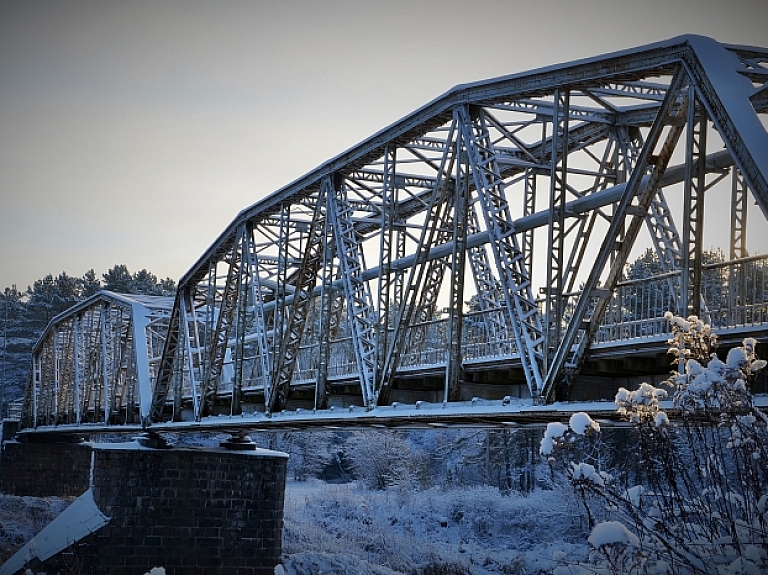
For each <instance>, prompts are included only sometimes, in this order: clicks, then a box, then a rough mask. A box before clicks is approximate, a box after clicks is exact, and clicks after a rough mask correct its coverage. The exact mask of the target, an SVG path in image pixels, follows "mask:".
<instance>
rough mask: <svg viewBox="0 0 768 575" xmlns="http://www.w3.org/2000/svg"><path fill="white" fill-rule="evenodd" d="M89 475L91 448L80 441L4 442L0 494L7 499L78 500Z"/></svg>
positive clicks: (63, 439) (87, 484)
mask: <svg viewBox="0 0 768 575" xmlns="http://www.w3.org/2000/svg"><path fill="white" fill-rule="evenodd" d="M90 474H91V449H90V444H88V443H85V442H83V441H82V440H81V439H69V438H59V441H51V442H38V441H34V442H31V441H17V440H15V439H10V440H8V441H3V449H2V462H1V463H0V491H2V492H3V493H5V494H6V495H17V496H31V497H51V496H56V497H78V496H80V495H82V494H83V493H85V491H86V490H87V489H88V486H89V481H90Z"/></svg>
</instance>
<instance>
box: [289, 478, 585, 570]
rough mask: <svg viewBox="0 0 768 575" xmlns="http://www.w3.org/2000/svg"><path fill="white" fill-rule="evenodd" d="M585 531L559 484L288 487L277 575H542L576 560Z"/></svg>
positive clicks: (579, 513)
mask: <svg viewBox="0 0 768 575" xmlns="http://www.w3.org/2000/svg"><path fill="white" fill-rule="evenodd" d="M588 534H589V532H588V530H587V527H586V523H585V521H584V518H583V513H582V510H581V509H580V508H579V507H578V503H577V501H576V500H575V498H574V497H573V496H572V491H571V490H570V489H567V488H566V489H565V490H556V491H548V490H536V491H534V492H532V493H531V494H529V495H524V494H520V493H517V492H511V493H510V494H508V495H502V493H501V492H500V491H499V490H498V489H496V488H494V487H487V486H476V487H470V488H456V487H452V488H437V487H436V488H432V489H428V490H424V491H416V490H409V489H400V488H395V489H389V490H385V491H374V490H370V489H368V488H366V487H363V486H362V485H361V484H360V483H358V482H352V483H345V484H335V485H334V484H327V483H324V482H321V481H319V480H310V481H306V482H289V483H288V486H287V489H286V500H285V528H284V530H283V567H284V569H285V573H286V574H287V575H310V574H312V575H331V574H338V573H360V574H368V573H370V574H375V575H394V574H398V575H400V574H403V575H422V574H424V575H465V574H466V575H470V574H471V575H488V574H496V573H504V574H513V573H520V574H522V573H525V574H529V575H531V574H537V573H542V574H543V573H551V572H552V570H553V569H554V568H555V567H557V566H558V565H564V564H567V563H568V562H575V561H577V560H580V559H584V558H586V556H587V554H588V551H589V547H588V545H587V541H586V538H587V536H588Z"/></svg>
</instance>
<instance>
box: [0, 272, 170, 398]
mask: <svg viewBox="0 0 768 575" xmlns="http://www.w3.org/2000/svg"><path fill="white" fill-rule="evenodd" d="M102 289H105V290H109V291H113V292H118V293H128V294H142V295H174V293H175V290H176V282H175V281H174V280H172V279H171V278H165V279H162V280H161V279H158V277H157V276H156V275H155V274H153V273H151V272H149V271H147V270H146V269H143V270H141V271H138V272H135V273H131V272H130V271H129V270H128V267H127V266H125V265H123V264H118V265H115V266H114V267H113V268H112V269H110V270H109V271H108V272H107V273H105V274H102V276H101V278H99V277H98V276H97V274H96V272H95V271H94V270H92V269H91V270H88V271H87V272H85V273H84V274H83V275H82V277H76V276H71V275H69V274H67V273H66V272H61V273H60V274H59V275H57V276H54V275H52V274H48V275H47V276H45V277H44V278H42V279H39V280H37V281H35V282H34V283H33V284H32V285H31V286H28V287H27V289H26V290H23V291H22V290H20V289H18V288H17V287H16V286H15V285H14V286H12V287H6V288H5V289H4V290H3V292H2V293H0V378H1V379H0V403H1V404H2V405H3V406H5V404H6V403H7V402H9V401H14V400H16V399H19V398H21V397H22V396H23V394H24V388H25V386H26V383H27V378H28V377H29V369H30V362H31V354H32V347H33V346H34V345H35V342H36V341H37V339H38V338H39V337H40V335H41V334H42V333H43V330H45V327H46V326H47V325H48V323H49V322H50V321H51V319H53V318H54V317H55V316H57V315H58V314H60V313H61V312H63V311H65V310H67V309H68V308H70V307H71V306H73V305H74V304H76V303H78V302H80V301H82V300H84V299H86V298H88V297H90V296H92V295H93V294H95V293H96V292H98V291H99V290H102Z"/></svg>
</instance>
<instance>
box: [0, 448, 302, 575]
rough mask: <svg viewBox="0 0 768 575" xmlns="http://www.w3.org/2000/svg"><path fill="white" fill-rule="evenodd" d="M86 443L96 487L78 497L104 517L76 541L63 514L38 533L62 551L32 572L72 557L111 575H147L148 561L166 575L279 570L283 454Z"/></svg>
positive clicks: (256, 574) (268, 574) (255, 574)
mask: <svg viewBox="0 0 768 575" xmlns="http://www.w3.org/2000/svg"><path fill="white" fill-rule="evenodd" d="M49 447H50V446H49ZM90 447H91V449H89V450H87V451H88V452H91V453H92V457H93V466H92V478H91V483H90V490H89V491H88V492H87V493H86V494H85V495H84V496H83V497H82V498H81V499H86V498H87V499H88V501H89V502H90V503H89V504H90V506H91V508H92V511H91V514H94V513H95V514H97V515H102V516H103V520H102V521H101V523H98V522H97V523H96V527H97V528H95V529H92V531H93V532H92V533H90V534H87V533H84V534H83V535H84V536H81V538H80V539H79V541H77V542H76V543H75V544H74V545H71V538H69V541H67V538H66V537H62V535H63V534H65V533H68V532H72V531H73V526H72V525H70V524H69V523H68V521H69V522H71V521H73V520H71V519H70V520H68V519H67V518H66V517H65V514H66V512H65V514H62V516H60V517H59V518H57V519H56V520H54V522H52V523H51V524H50V525H49V526H48V527H47V528H46V530H44V531H43V532H41V533H40V534H39V535H38V538H40V539H41V540H42V539H43V538H45V540H46V541H51V535H53V537H54V539H55V538H56V537H59V538H60V539H62V544H61V546H60V547H61V548H60V549H58V550H57V553H56V554H55V555H52V556H50V557H49V558H43V557H40V558H39V560H36V561H34V563H33V564H32V565H33V566H35V567H36V568H38V571H36V572H43V571H50V572H51V573H53V572H55V569H57V568H59V567H60V566H63V565H64V564H65V562H66V561H72V556H74V557H75V559H74V560H76V561H77V562H78V564H80V565H82V566H83V567H84V568H87V569H91V570H94V572H101V571H102V570H103V571H104V572H109V573H111V574H115V575H134V574H135V575H143V574H144V573H146V572H148V571H149V570H150V569H151V568H152V567H164V568H165V571H166V573H167V574H168V575H181V574H182V573H199V574H203V575H206V574H214V573H216V574H219V573H225V572H227V573H229V572H232V573H235V572H236V573H243V574H249V575H273V574H274V568H275V566H276V565H277V564H278V563H279V561H280V556H281V553H282V527H283V501H284V495H285V478H286V466H287V460H288V456H287V455H286V454H284V453H279V452H274V451H268V450H264V449H249V450H238V451H233V450H229V449H226V448H222V447H218V448H191V447H173V448H168V449H152V448H147V447H145V446H143V445H141V443H139V442H130V443H117V444H114V443H112V444H108V443H93V444H90ZM87 467H88V468H89V469H90V465H89V466H87ZM73 505H74V504H73ZM96 508H98V509H96ZM81 516H82V513H81ZM74 521H80V522H82V518H79V519H78V518H74ZM57 522H58V524H57ZM46 531H47V533H46ZM32 549H33V550H34V549H35V546H34V545H33V546H32ZM28 552H29V549H26V550H25V549H22V550H20V551H19V553H17V555H19V556H20V557H23V556H24V553H28ZM9 563H10V561H9ZM6 565H8V564H6ZM5 568H6V566H3V567H2V568H0V573H4V572H5V571H4V569H5ZM51 570H53V571H51ZM8 572H12V571H8Z"/></svg>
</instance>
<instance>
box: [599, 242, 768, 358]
mask: <svg viewBox="0 0 768 575" xmlns="http://www.w3.org/2000/svg"><path fill="white" fill-rule="evenodd" d="M678 278H679V272H673V273H669V274H663V275H657V276H653V277H649V278H643V279H639V280H631V281H624V282H620V283H619V284H618V286H617V287H616V290H615V291H614V294H613V296H612V298H611V300H610V302H609V305H608V309H607V311H606V313H605V315H604V316H603V319H602V320H601V322H600V327H599V329H598V331H597V334H596V336H595V340H594V342H593V345H601V344H611V343H618V342H621V341H626V340H633V339H642V338H649V339H650V338H658V337H662V336H667V335H669V334H670V333H671V332H670V329H669V322H668V321H667V320H666V319H665V318H664V314H665V313H666V312H667V311H673V312H675V313H677V314H680V315H686V314H685V313H684V312H683V311H682V310H680V309H678V307H679V304H678V302H679V297H678V295H677V294H678V291H677V290H678ZM701 297H702V302H701V304H702V305H701V317H702V319H703V320H704V321H705V322H707V323H709V324H710V325H711V326H712V327H713V328H715V329H716V330H717V331H718V332H720V333H723V332H724V331H726V330H730V329H739V328H747V327H754V326H764V325H765V324H766V323H768V255H757V256H752V257H748V258H741V259H738V260H731V261H727V262H717V263H712V264H706V265H704V266H703V270H702V282H701Z"/></svg>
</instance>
